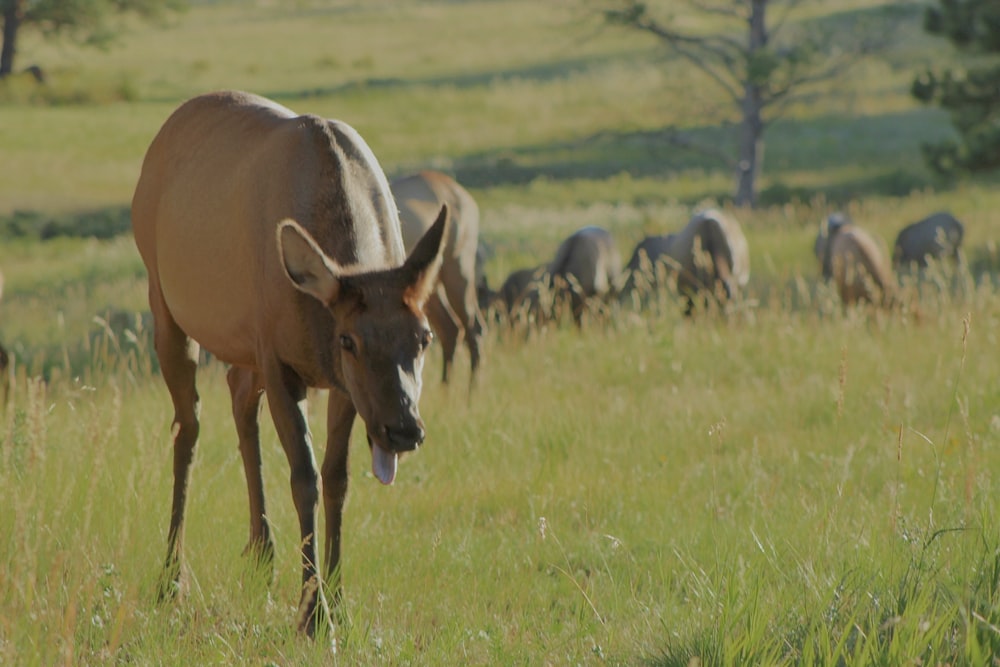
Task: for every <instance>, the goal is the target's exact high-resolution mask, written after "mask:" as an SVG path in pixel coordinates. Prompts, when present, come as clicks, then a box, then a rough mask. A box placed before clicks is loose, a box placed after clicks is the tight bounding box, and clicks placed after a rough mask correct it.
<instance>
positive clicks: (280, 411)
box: [263, 361, 329, 637]
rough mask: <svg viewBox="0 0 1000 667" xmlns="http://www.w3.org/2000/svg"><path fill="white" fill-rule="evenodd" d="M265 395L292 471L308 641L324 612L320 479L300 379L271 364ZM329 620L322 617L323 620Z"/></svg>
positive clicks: (301, 616)
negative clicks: (318, 558)
mask: <svg viewBox="0 0 1000 667" xmlns="http://www.w3.org/2000/svg"><path fill="white" fill-rule="evenodd" d="M263 376H264V391H265V392H266V393H267V403H268V406H269V407H270V410H271V418H272V419H273V420H274V427H275V430H276V431H277V433H278V439H279V440H281V446H282V447H283V448H284V450H285V455H286V456H287V457H288V465H289V467H290V469H291V487H292V500H293V502H294V503H295V511H296V512H297V513H298V516H299V536H300V539H301V547H302V596H301V598H300V600H299V612H298V629H299V631H300V632H305V633H306V634H308V635H309V636H310V637H312V636H314V635H315V632H316V628H317V627H318V625H319V623H320V619H319V618H317V607H319V608H320V609H321V610H323V609H324V608H325V602H324V599H323V591H322V589H321V586H320V579H319V575H318V573H317V569H316V508H317V506H318V503H319V475H318V473H317V471H316V461H315V459H314V458H313V449H312V437H311V436H310V434H309V423H308V421H307V419H306V401H305V399H306V387H305V384H304V383H303V382H302V380H301V378H299V377H298V375H296V374H295V373H294V372H293V371H292V370H291V369H289V368H288V367H286V366H284V365H283V364H281V363H280V362H277V361H274V362H273V363H272V364H271V365H270V366H269V367H268V368H266V370H265V371H264V373H263ZM328 618H329V616H328V615H327V614H324V619H328Z"/></svg>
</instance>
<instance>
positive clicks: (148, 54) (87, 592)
mask: <svg viewBox="0 0 1000 667" xmlns="http://www.w3.org/2000/svg"><path fill="white" fill-rule="evenodd" d="M887 4H889V3H882V2H876V1H871V2H855V1H851V0H835V1H824V2H822V3H820V2H815V3H805V4H804V9H803V11H804V12H805V15H806V18H807V19H808V20H814V21H831V22H835V21H839V20H843V17H844V15H846V14H850V13H852V12H864V11H876V10H878V8H879V7H881V6H883V5H887ZM592 7H593V5H592V4H588V3H587V2H580V3H576V2H568V1H567V2H552V3H548V2H545V3H540V2H534V3H531V2H521V1H520V0H512V1H509V2H490V1H487V0H470V1H466V2H407V1H405V0H379V1H376V2H364V3H362V2H347V1H343V2H339V1H338V2H333V3H320V2H306V1H302V2H211V3H210V2H205V3H196V4H195V5H194V6H193V7H192V9H191V10H189V11H188V12H187V13H185V14H182V15H180V16H176V17H173V18H171V19H170V20H169V21H168V22H167V23H166V25H162V26H150V25H145V24H139V23H135V24H131V23H130V24H129V26H128V30H127V31H126V32H124V33H123V34H122V37H121V39H120V42H119V44H118V45H116V47H115V48H114V49H111V50H109V51H107V52H94V51H89V50H85V49H80V48H76V47H73V46H70V45H67V44H65V43H54V42H45V41H42V40H41V39H40V38H39V37H38V36H37V35H32V34H29V33H25V37H24V41H23V42H22V45H21V57H22V58H23V59H24V60H23V61H22V65H26V64H28V63H29V62H38V63H41V64H43V65H44V66H45V67H46V70H47V72H48V74H49V81H50V82H49V84H48V86H47V87H46V88H45V89H44V90H39V89H37V88H34V87H33V86H32V85H30V84H28V83H27V82H25V81H19V80H18V81H12V82H7V83H6V84H5V85H0V155H2V156H3V158H4V159H3V160H0V239H2V242H0V270H2V271H3V274H4V278H5V284H4V295H3V300H2V301H0V341H2V342H3V344H4V345H5V346H7V347H8V348H9V349H10V350H11V351H12V353H13V355H14V357H15V366H14V370H13V373H12V375H13V377H12V378H11V383H10V387H9V393H8V395H7V400H6V405H5V407H4V409H3V411H2V412H0V506H2V507H3V511H0V664H5V665H6V664H11V665H55V664H140V665H145V664H157V665H173V664H177V665H190V664H223V665H228V664H262V665H282V666H284V665H300V664H301V665H305V664H340V663H344V664H391V665H402V664H421V665H423V664H426V665H438V664H470V665H471V664H484V665H485V664H489V665H494V664H501V665H512V664H525V665H539V664H552V665H563V664H629V665H634V664H639V665H657V666H663V667H675V666H687V665H698V664H701V665H814V664H824V665H872V664H877V665H900V664H963V665H990V664H995V656H996V655H1000V589H998V586H1000V516H997V512H996V510H995V506H996V505H995V502H994V500H995V499H996V498H997V497H1000V477H998V476H996V475H994V474H993V471H994V470H998V469H1000V384H998V382H997V378H998V377H1000V359H998V357H997V354H996V350H997V346H998V338H997V336H998V334H997V332H998V331H1000V292H998V291H997V287H996V285H995V278H994V271H995V269H997V268H998V267H1000V258H998V257H997V249H996V243H995V239H996V238H997V237H998V233H1000V220H998V218H997V216H996V214H995V211H996V210H998V208H1000V194H998V193H1000V188H998V187H997V185H998V182H997V180H996V178H992V179H991V178H988V177H982V178H978V179H969V180H965V181H961V182H958V183H952V184H942V183H939V182H938V181H936V180H935V179H934V177H933V175H932V174H930V173H928V172H927V170H926V169H925V168H924V167H923V165H922V162H921V158H920V142H921V141H924V140H927V139H931V138H937V137H941V136H947V134H948V133H949V131H950V130H949V128H948V125H947V118H946V117H945V116H944V115H942V114H941V113H940V112H938V111H935V110H933V109H927V108H923V107H920V106H919V105H917V104H916V103H915V102H914V101H913V100H911V99H910V97H909V94H908V89H909V83H910V80H911V79H912V76H913V74H914V72H915V70H916V69H917V68H919V67H921V66H923V65H924V64H926V63H928V62H934V61H938V62H940V61H942V60H943V59H946V58H948V57H949V55H948V51H947V49H946V48H945V46H944V45H942V44H940V43H937V42H935V41H934V40H932V39H930V38H927V37H926V36H924V35H923V34H922V33H921V31H920V17H919V12H918V11H917V10H916V9H910V10H907V13H905V15H904V19H905V21H904V23H903V24H902V25H901V28H900V30H901V31H902V32H903V35H904V37H905V39H903V40H901V42H900V43H899V44H897V45H896V46H895V47H893V48H892V49H890V50H889V52H888V53H886V54H884V55H883V56H880V57H878V58H874V59H872V60H870V61H866V62H865V63H863V64H862V65H860V66H859V67H858V68H857V69H856V70H854V71H853V72H852V76H851V77H849V78H848V79H846V80H844V81H842V82H839V83H838V84H837V85H836V86H832V85H831V86H827V87H823V88H820V89H818V90H817V91H816V93H815V95H814V97H813V98H812V99H811V100H809V101H807V102H803V103H802V104H800V105H798V106H796V107H795V108H794V109H792V110H791V111H790V114H789V115H788V116H787V117H786V118H784V119H782V120H780V121H778V122H776V123H775V124H774V126H773V127H772V128H771V129H770V131H769V134H768V145H767V154H766V160H767V161H766V163H765V173H764V176H763V183H762V195H763V196H762V199H763V202H762V205H761V206H760V207H759V208H757V209H755V210H737V209H732V208H731V207H729V206H728V204H727V202H726V196H727V195H728V194H729V192H730V189H731V187H732V178H731V175H730V174H729V173H728V171H727V170H726V169H725V168H721V167H719V166H718V165H716V164H715V163H713V162H711V161H709V160H707V159H706V158H705V157H704V156H702V155H699V154H697V153H693V152H691V151H686V150H681V149H679V148H677V147H675V146H672V145H671V144H669V142H666V141H664V140H663V139H662V137H661V136H660V134H659V131H660V129H661V128H662V127H664V126H666V125H669V124H677V125H679V126H681V127H685V128H688V129H690V130H691V131H692V132H694V133H695V134H696V135H697V136H699V137H700V138H701V139H702V140H704V141H709V142H719V143H721V142H724V141H726V140H727V139H726V138H725V137H726V135H725V131H726V126H725V123H724V122H716V121H714V120H713V121H711V122H706V120H705V119H706V118H709V117H716V116H719V115H720V114H721V112H722V111H723V110H724V109H725V107H724V103H723V102H722V101H721V100H720V99H719V97H718V96H717V95H716V94H715V92H714V91H713V89H712V88H711V87H710V86H708V85H707V82H706V81H704V80H703V79H702V78H700V77H699V76H698V75H697V74H696V73H693V72H691V71H690V69H688V68H687V67H685V66H684V65H683V64H682V63H681V62H679V61H675V60H673V59H671V58H670V57H669V56H667V55H666V54H664V53H663V52H662V51H660V50H658V49H657V47H656V45H655V44H654V43H653V42H651V41H648V40H645V39H639V38H636V36H634V35H629V34H627V33H622V32H618V31H616V30H612V29H608V28H603V27H601V25H600V22H599V21H595V20H594V16H593V14H592V13H591V12H590V11H589V10H590V9H592ZM831 25H832V24H831ZM223 87H225V88H243V89H248V90H253V91H255V92H260V93H263V94H266V95H269V96H272V97H274V98H275V99H278V100H279V101H281V102H282V103H284V104H287V105H289V106H291V107H292V108H294V109H296V110H300V111H303V112H312V113H318V114H322V115H326V116H330V117H337V118H341V119H343V120H346V121H348V122H350V123H351V124H353V125H354V126H355V127H357V128H358V129H359V131H361V133H362V134H363V135H364V136H365V137H366V139H367V140H368V142H369V143H370V144H371V146H372V148H373V149H374V151H375V153H376V154H377V155H378V157H379V159H380V160H381V161H382V164H383V166H384V168H385V170H386V171H387V173H388V174H389V175H390V176H395V175H401V174H403V173H406V172H409V171H412V170H415V169H418V168H425V167H431V168H436V169H441V170H443V171H446V172H449V173H451V174H453V175H455V176H456V177H457V178H458V180H459V181H460V182H462V183H464V184H466V185H467V186H468V187H469V189H470V190H471V191H472V192H473V194H474V195H475V196H476V198H477V200H478V201H479V203H480V207H481V209H482V213H483V220H482V231H481V234H482V237H483V240H484V241H485V243H486V245H487V247H488V249H489V258H488V260H487V263H486V266H485V270H486V274H487V276H488V278H489V280H490V281H491V283H493V284H498V283H499V282H500V281H501V280H502V279H503V277H504V276H505V275H506V274H507V273H508V272H509V271H511V270H512V269H516V268H520V267H521V266H526V265H529V264H534V263H538V262H540V261H544V260H545V259H546V258H548V257H550V256H551V255H552V253H553V252H554V250H555V248H556V246H557V245H558V243H559V241H560V240H561V239H562V238H564V237H565V236H566V235H568V234H569V233H571V232H572V231H574V230H575V229H577V228H578V227H580V226H583V225H586V224H598V225H601V226H604V227H606V228H608V229H609V230H611V231H612V232H613V234H614V235H615V237H616V239H617V240H618V241H619V243H620V249H621V252H622V254H623V256H624V257H623V259H627V255H628V253H630V252H631V249H632V247H633V245H634V244H635V242H636V241H637V240H639V239H640V238H641V237H642V236H643V235H645V234H648V233H663V232H666V231H670V230H673V229H677V228H679V227H680V226H681V225H682V224H683V223H684V222H685V221H686V220H687V218H688V216H689V215H690V212H691V210H692V209H693V208H694V207H696V206H700V205H704V204H708V203H712V204H716V205H720V206H723V207H724V208H727V210H729V211H730V212H731V213H732V214H733V215H734V216H736V217H737V218H738V219H739V220H740V221H741V223H742V224H743V227H744V230H745V233H746V235H747V238H748V241H749V244H750V249H751V262H752V277H751V283H750V286H749V290H748V294H747V300H746V302H745V303H744V304H743V305H742V306H741V307H739V308H737V309H736V310H735V312H733V313H732V314H731V315H729V316H728V317H723V316H721V315H719V314H718V313H708V314H705V315H703V316H701V317H697V318H693V319H692V318H685V317H683V316H682V315H681V309H680V307H679V306H678V304H676V303H675V302H673V301H671V300H669V299H668V300H665V301H664V302H663V303H660V304H658V305H657V306H656V307H654V308H652V309H650V310H646V311H643V312H633V311H631V310H629V309H621V310H619V311H617V312H615V313H614V317H613V318H611V319H610V320H608V321H601V322H592V323H590V324H589V325H588V326H587V327H585V328H584V330H583V331H577V330H575V329H574V328H573V327H571V326H568V325H566V326H552V327H549V328H548V329H547V330H545V331H543V332H540V333H538V334H536V335H533V336H532V337H530V338H529V339H527V340H525V339H524V338H522V337H520V336H518V335H513V334H511V333H510V332H508V331H506V330H504V329H503V328H502V327H500V326H494V327H492V328H491V330H490V332H489V335H488V338H487V346H486V351H485V359H484V368H483V372H482V376H481V377H480V378H479V384H478V386H477V388H476V390H475V391H474V392H473V393H472V394H471V395H469V394H468V392H466V390H465V385H466V383H467V381H468V368H467V363H466V362H467V357H466V356H465V355H464V353H463V352H461V351H460V353H459V359H458V368H457V372H456V377H455V379H454V383H453V385H452V386H450V387H444V386H442V385H441V384H440V383H439V382H438V380H437V378H438V371H439V368H440V349H439V348H438V347H436V346H432V348H431V355H432V356H431V359H430V360H429V362H428V364H427V368H426V373H427V378H426V381H425V388H424V394H423V398H422V400H421V412H422V416H423V418H424V420H425V421H426V423H427V425H428V439H427V442H426V443H425V445H424V446H423V447H422V448H421V450H420V451H419V452H418V453H416V454H414V455H411V456H407V457H406V458H404V460H403V461H402V463H401V466H400V471H399V476H398V478H397V481H396V483H395V484H394V485H393V486H392V487H387V488H385V487H381V485H379V484H378V483H377V482H376V481H375V480H374V478H373V476H372V475H371V473H370V472H369V470H370V457H369V455H368V453H367V451H366V450H367V447H366V445H365V443H364V437H363V429H362V428H360V427H358V426H356V427H355V433H354V436H355V441H356V442H354V444H353V449H352V452H353V457H352V460H351V489H350V492H349V498H348V504H347V508H346V511H345V525H344V579H345V587H346V591H345V593H346V596H345V604H344V615H345V617H346V618H345V621H344V623H343V624H341V625H340V626H338V628H337V631H336V635H335V636H334V637H324V638H322V639H321V640H319V641H316V642H310V641H308V640H305V639H303V638H302V637H299V636H297V635H296V634H295V632H294V625H293V621H292V619H293V615H294V611H295V605H296V603H297V601H298V588H299V576H300V572H299V568H298V562H299V561H298V545H297V523H296V519H295V514H294V508H293V505H292V502H291V497H290V493H289V488H288V465H287V462H286V461H285V458H284V454H283V452H282V450H281V448H280V446H279V445H278V443H277V439H276V437H275V435H274V432H273V428H272V427H271V424H270V420H269V418H268V417H267V416H266V411H265V412H264V416H263V418H262V420H261V422H262V443H263V447H262V452H263V456H264V472H265V485H266V489H267V492H268V498H269V503H270V510H271V512H272V514H271V517H270V519H271V523H272V526H273V527H274V532H275V537H276V541H277V554H276V558H275V567H276V571H275V578H274V581H273V582H267V581H264V580H263V577H262V576H261V573H260V572H258V571H256V570H255V569H254V568H253V566H252V564H251V562H250V561H249V559H247V558H244V557H242V556H241V555H240V554H241V552H242V550H243V547H244V545H245V544H246V540H247V537H248V531H247V503H246V491H245V482H244V478H243V472H242V464H241V462H240V458H239V454H238V451H237V448H236V444H237V442H236V435H235V430H234V428H233V425H232V419H231V416H230V407H229V398H228V391H227V387H226V382H225V369H224V367H223V366H222V365H220V364H218V363H216V362H212V361H208V362H206V363H205V365H204V368H203V369H202V371H201V373H200V376H199V378H200V379H199V391H200V394H201V397H202V413H201V416H202V428H201V436H200V442H199V447H198V450H197V454H196V462H195V467H194V472H193V479H192V486H191V492H190V499H189V514H188V521H187V526H186V537H185V542H186V559H187V560H186V564H185V574H186V576H187V577H188V581H189V583H190V592H189V595H188V596H187V597H186V598H185V599H184V600H182V601H180V602H178V603H176V604H167V605H161V604H158V603H157V602H156V599H155V597H156V596H155V589H156V584H157V581H158V575H159V571H160V567H161V565H162V559H163V556H164V555H165V545H166V530H167V522H168V518H169V516H168V515H169V502H170V486H171V482H172V478H171V475H172V473H171V464H170V461H171V450H170V419H171V416H172V410H171V407H170V401H169V397H168V395H167V392H166V389H165V387H164V386H163V383H162V381H161V379H160V378H159V377H158V374H157V364H156V362H155V355H153V353H152V350H151V343H150V338H149V336H148V333H149V332H148V323H144V322H143V321H142V319H141V315H139V314H140V313H141V312H142V311H143V310H145V308H146V303H145V299H146V296H145V293H146V285H145V273H144V269H143V267H142V263H141V261H140V260H139V257H138V254H137V252H136V250H135V247H134V243H133V241H132V239H131V235H130V233H129V231H128V230H129V228H128V210H127V207H128V202H129V200H130V197H131V193H132V189H133V188H134V186H135V181H136V179H137V177H138V170H139V165H140V164H141V160H142V156H143V153H144V151H145V148H146V146H147V145H148V143H149V141H150V140H151V138H152V137H153V135H154V134H155V132H156V130H157V129H158V127H159V126H160V124H161V123H162V122H163V120H164V119H165V118H166V117H167V115H169V113H170V111H171V110H172V109H173V108H174V107H176V106H177V105H178V104H179V103H180V102H181V101H183V100H184V99H185V98H187V97H189V96H191V95H195V94H197V93H200V92H203V91H205V90H210V89H215V88H223ZM837 209H841V210H846V211H848V212H849V213H850V214H851V215H852V216H853V217H854V219H855V220H857V221H859V222H861V223H862V224H864V225H865V226H866V227H867V228H868V229H870V230H871V231H873V233H874V234H875V235H876V236H877V237H879V238H880V239H881V240H882V241H884V242H885V243H886V244H888V243H890V242H891V241H892V239H893V237H894V235H895V232H896V231H897V230H898V229H899V228H900V227H901V226H903V225H904V224H906V223H908V222H911V221H914V220H917V219H918V218H920V217H923V216H924V215H926V214H928V213H930V212H932V211H935V210H940V209H948V210H950V211H952V212H953V213H954V214H955V215H956V216H957V217H958V218H960V219H961V220H963V221H964V222H965V225H966V253H967V255H968V257H969V260H970V264H969V266H970V272H969V273H968V274H967V275H963V276H962V277H961V289H960V290H958V291H955V290H953V289H951V288H950V283H948V281H947V280H946V279H943V278H942V279H938V280H930V281H928V282H927V283H925V284H923V285H921V286H919V287H918V286H915V285H910V286H909V290H910V291H909V294H911V295H912V296H913V297H914V298H913V300H912V301H910V302H909V305H908V306H907V307H906V308H904V309H903V310H901V311H899V312H893V313H877V314H874V313H870V312H867V311H864V310H849V311H846V312H845V311H843V310H842V309H841V308H840V306H839V304H838V303H837V301H836V297H835V294H834V293H833V291H832V290H831V289H830V287H829V286H827V285H824V284H822V283H821V282H820V281H819V280H818V267H817V265H816V260H815V258H814V257H813V256H812V254H811V250H812V241H813V238H814V236H815V233H816V228H817V224H818V222H819V221H820V220H821V219H822V217H823V216H825V215H826V214H827V213H829V212H830V211H832V210H837ZM123 316H124V317H123ZM123 319H124V320H126V321H127V322H128V323H129V326H128V327H127V328H122V326H121V324H122V320H123ZM323 403H324V402H323V401H322V400H316V401H313V403H312V404H311V413H310V414H311V420H312V430H313V435H314V441H315V442H316V443H322V442H323V441H324V439H325V416H324V414H323V412H324V409H323ZM318 447H322V445H318Z"/></svg>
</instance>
